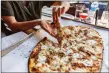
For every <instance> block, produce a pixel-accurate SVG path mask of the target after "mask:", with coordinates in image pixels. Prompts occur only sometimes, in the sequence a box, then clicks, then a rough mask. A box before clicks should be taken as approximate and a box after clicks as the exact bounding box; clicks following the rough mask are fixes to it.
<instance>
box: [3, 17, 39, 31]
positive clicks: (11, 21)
mask: <svg viewBox="0 0 109 73" xmlns="http://www.w3.org/2000/svg"><path fill="white" fill-rule="evenodd" d="M2 19H3V21H4V22H5V23H6V24H7V25H8V26H9V28H10V29H11V30H12V31H26V30H28V29H31V28H33V27H34V26H36V25H38V24H40V22H41V20H40V19H37V20H31V21H22V22H18V21H16V19H15V17H14V16H2Z"/></svg>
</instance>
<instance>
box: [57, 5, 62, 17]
mask: <svg viewBox="0 0 109 73" xmlns="http://www.w3.org/2000/svg"><path fill="white" fill-rule="evenodd" d="M57 12H58V17H60V15H61V8H60V7H59V8H58V11H57Z"/></svg>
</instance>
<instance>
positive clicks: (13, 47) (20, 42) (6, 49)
mask: <svg viewBox="0 0 109 73" xmlns="http://www.w3.org/2000/svg"><path fill="white" fill-rule="evenodd" d="M34 34H35V32H32V33H30V34H29V35H27V36H26V37H25V38H23V39H21V40H20V41H18V42H16V43H14V44H12V45H11V46H9V47H7V48H5V49H3V50H1V57H3V56H5V55H6V54H8V53H9V52H11V51H12V50H14V49H15V48H16V47H18V46H19V45H21V44H22V43H23V42H25V41H26V40H28V39H29V38H31V37H32V36H33V35H34Z"/></svg>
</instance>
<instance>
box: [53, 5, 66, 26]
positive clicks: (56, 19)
mask: <svg viewBox="0 0 109 73" xmlns="http://www.w3.org/2000/svg"><path fill="white" fill-rule="evenodd" d="M64 10H65V7H60V6H57V7H53V9H52V17H53V24H54V27H56V28H59V27H60V23H59V17H60V16H61V14H63V13H64Z"/></svg>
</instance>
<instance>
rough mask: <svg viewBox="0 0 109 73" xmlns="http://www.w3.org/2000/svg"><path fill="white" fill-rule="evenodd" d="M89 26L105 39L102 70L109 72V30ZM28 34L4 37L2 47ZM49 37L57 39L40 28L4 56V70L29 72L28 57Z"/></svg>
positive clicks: (70, 23)
mask: <svg viewBox="0 0 109 73" xmlns="http://www.w3.org/2000/svg"><path fill="white" fill-rule="evenodd" d="M42 18H44V19H47V18H48V17H44V16H43V17H42ZM48 19H51V18H48ZM60 22H61V24H62V25H63V26H68V25H85V26H88V25H86V24H83V23H79V22H74V21H70V20H63V19H61V20H60ZM89 27H91V28H93V29H95V30H97V31H98V32H99V34H100V35H101V37H102V39H103V45H104V54H103V64H102V70H101V72H109V71H108V69H107V66H108V62H109V60H108V57H109V55H108V53H109V52H108V51H109V31H108V30H103V29H100V28H95V27H93V26H90V25H89ZM26 35H27V34H25V33H23V32H18V33H15V34H13V35H10V36H7V37H4V38H2V49H4V48H6V47H8V46H9V45H11V44H12V43H14V42H16V41H18V40H20V39H22V38H24V37H25V36H26ZM45 36H46V37H48V38H49V39H52V40H55V39H54V38H53V37H51V36H50V35H49V34H48V33H47V32H45V31H44V30H42V29H40V31H38V32H36V35H35V36H33V37H31V38H30V39H28V40H27V41H25V42H24V43H23V44H21V45H20V46H18V47H17V48H15V49H14V50H13V51H11V52H10V53H8V54H7V55H5V56H4V57H2V72H28V69H27V68H28V67H27V65H28V58H29V55H30V52H31V51H32V49H33V48H34V46H35V45H36V44H37V43H38V42H39V41H40V40H41V39H42V38H43V37H45ZM108 67H109V66H108Z"/></svg>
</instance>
